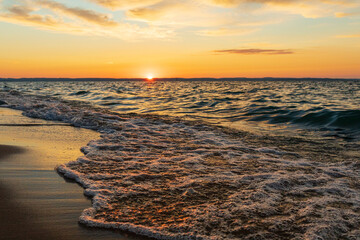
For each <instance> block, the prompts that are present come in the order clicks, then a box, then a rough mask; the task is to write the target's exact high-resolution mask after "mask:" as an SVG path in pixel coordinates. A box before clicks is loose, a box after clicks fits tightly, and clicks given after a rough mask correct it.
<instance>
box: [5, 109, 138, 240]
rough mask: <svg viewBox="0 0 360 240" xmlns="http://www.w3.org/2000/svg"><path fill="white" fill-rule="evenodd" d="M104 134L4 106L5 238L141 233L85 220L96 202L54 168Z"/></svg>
mask: <svg viewBox="0 0 360 240" xmlns="http://www.w3.org/2000/svg"><path fill="white" fill-rule="evenodd" d="M98 137H99V134H98V133H96V132H94V131H90V130H86V129H79V128H73V127H69V126H66V125H63V124H61V123H54V122H48V121H44V120H38V119H30V118H27V117H24V116H22V115H21V112H20V111H15V110H11V109H6V108H0V233H1V234H0V239H7V240H10V239H31V240H33V239H34V240H35V239H39V240H42V239H70V240H71V239H79V240H81V239H87V240H92V239H93V240H96V239H104V240H107V239H141V238H137V237H135V236H128V235H127V234H125V233H119V232H112V231H107V230H100V229H89V228H86V227H83V226H81V225H79V224H78V218H79V216H80V214H81V212H82V211H83V210H84V209H85V208H88V207H90V206H91V202H90V200H89V199H87V198H86V197H85V196H84V195H83V189H82V188H81V187H80V186H79V185H77V184H75V183H72V182H68V181H66V180H64V179H63V178H62V177H61V176H59V175H57V173H56V172H55V171H54V167H55V166H56V165H59V164H61V163H65V162H68V161H71V160H76V158H77V157H78V156H81V155H82V153H81V152H80V147H81V146H84V145H86V144H87V142H89V141H90V140H91V139H96V138H98Z"/></svg>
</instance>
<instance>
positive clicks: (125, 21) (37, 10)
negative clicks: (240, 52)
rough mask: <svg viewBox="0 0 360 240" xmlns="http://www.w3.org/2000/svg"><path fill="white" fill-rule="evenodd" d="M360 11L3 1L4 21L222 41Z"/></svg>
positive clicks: (304, 5)
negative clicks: (292, 20) (289, 22)
mask: <svg viewBox="0 0 360 240" xmlns="http://www.w3.org/2000/svg"><path fill="white" fill-rule="evenodd" d="M5 3H6V4H5ZM64 3H66V4H64ZM89 3H93V4H89ZM1 5H6V6H5V7H2V6H1ZM358 6H360V2H359V0H73V1H64V0H0V20H1V21H6V22H12V23H16V24H22V25H30V26H35V27H37V28H41V29H51V30H53V31H61V32H68V33H75V34H79V33H81V34H91V35H100V36H101V35H103V36H115V37H120V38H128V37H129V36H134V37H133V38H134V39H135V38H137V37H140V38H141V36H146V37H153V38H167V37H172V36H174V34H175V33H177V32H180V31H182V32H183V33H185V34H187V33H193V34H197V35H202V36H208V37H220V36H240V35H245V34H250V33H252V32H254V31H260V30H261V28H262V27H263V26H265V25H269V24H279V23H281V22H282V21H285V20H286V19H288V18H289V17H290V15H291V14H301V15H302V16H305V17H323V16H327V17H329V16H330V17H331V16H332V17H334V16H336V17H346V16H352V15H353V14H354V13H352V12H358V11H359V10H358V9H356V7H358ZM113 16H114V17H113ZM66 28H67V29H66Z"/></svg>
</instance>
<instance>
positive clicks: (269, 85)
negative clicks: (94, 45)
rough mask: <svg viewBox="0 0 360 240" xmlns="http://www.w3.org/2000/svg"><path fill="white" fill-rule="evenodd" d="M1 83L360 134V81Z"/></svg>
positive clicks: (289, 128) (237, 120)
mask: <svg viewBox="0 0 360 240" xmlns="http://www.w3.org/2000/svg"><path fill="white" fill-rule="evenodd" d="M0 84H2V86H5V85H6V86H9V87H11V88H14V89H16V90H18V91H21V92H24V93H30V94H35V95H45V96H58V97H61V98H63V99H69V100H81V101H85V102H89V103H91V104H93V105H96V106H102V107H105V108H109V109H111V110H112V111H116V112H120V113H130V112H131V113H140V114H160V115H170V116H180V117H184V118H186V119H200V120H204V121H207V122H211V123H214V124H218V125H223V126H228V127H232V128H236V129H240V130H246V131H251V132H257V133H266V134H289V133H290V134H291V135H293V134H298V135H307V136H309V135H313V134H315V136H318V135H321V136H331V137H337V138H342V139H345V140H354V139H357V140H358V139H359V136H360V108H359V106H360V81H345V80H344V81H329V80H327V81H320V80H319V81H221V80H219V81H160V82H156V81H155V82H151V83H148V82H139V81H126V82H30V83H29V82H19V83H0ZM0 86H1V85H0Z"/></svg>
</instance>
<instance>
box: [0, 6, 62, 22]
mask: <svg viewBox="0 0 360 240" xmlns="http://www.w3.org/2000/svg"><path fill="white" fill-rule="evenodd" d="M33 11H34V9H33V8H31V7H29V6H21V5H14V6H12V7H9V8H7V12H5V13H1V14H0V19H2V20H5V21H9V22H15V23H18V22H20V23H27V25H29V24H30V25H39V26H48V27H55V26H61V25H63V24H64V23H63V22H62V21H61V19H59V18H55V17H53V16H51V15H40V14H32V12H33Z"/></svg>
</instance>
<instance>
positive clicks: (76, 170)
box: [0, 92, 360, 240]
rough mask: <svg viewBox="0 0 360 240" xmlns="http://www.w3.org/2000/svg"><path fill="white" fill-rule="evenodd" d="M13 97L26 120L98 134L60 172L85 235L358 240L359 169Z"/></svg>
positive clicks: (73, 105)
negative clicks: (85, 203) (95, 231)
mask: <svg viewBox="0 0 360 240" xmlns="http://www.w3.org/2000/svg"><path fill="white" fill-rule="evenodd" d="M19 95H20V93H18V92H0V99H2V100H3V101H4V104H3V105H6V106H8V107H11V108H15V109H20V110H22V111H23V112H24V114H25V115H26V116H29V117H34V118H42V119H48V120H56V121H62V122H66V123H70V124H72V125H73V126H77V127H84V128H90V129H94V130H97V131H99V132H101V133H102V135H101V138H100V139H96V140H92V141H91V142H89V144H88V145H87V146H85V147H83V148H82V149H81V151H82V152H83V153H84V155H83V156H81V157H79V158H78V159H77V160H76V161H72V162H69V163H66V164H64V165H61V166H58V167H57V171H58V172H59V173H61V174H63V175H64V176H65V177H67V178H71V179H74V180H76V181H77V182H78V183H80V184H81V185H82V186H83V187H84V189H85V194H86V195H87V196H89V197H91V198H92V207H91V208H89V209H85V210H84V211H83V213H82V215H81V216H80V222H81V223H83V224H85V225H87V226H89V227H102V228H114V229H120V230H124V231H130V232H134V233H136V234H139V235H144V236H148V237H153V238H156V239H211V240H217V239H314V240H315V239H356V238H357V237H358V236H360V230H359V229H360V191H359V190H360V177H359V176H360V175H359V173H360V164H359V162H358V161H357V162H356V161H352V162H351V161H345V162H344V161H342V162H334V163H331V161H328V162H320V161H313V160H312V161H311V160H309V159H305V158H303V157H302V156H300V155H298V154H297V153H291V152H287V151H285V150H281V149H279V148H277V147H276V146H273V147H268V146H255V145H250V144H248V143H246V141H243V139H241V138H239V137H236V136H235V135H231V134H230V133H227V131H225V130H224V131H222V130H221V129H220V128H215V127H212V126H208V125H206V124H200V123H195V122H188V121H184V120H181V119H177V118H170V117H165V116H163V117H159V116H155V115H137V114H118V113H114V112H111V111H109V110H106V109H102V108H96V107H91V106H89V105H86V104H83V103H79V102H72V101H62V100H57V99H54V98H48V97H39V96H38V97H36V96H26V95H21V97H19ZM321 154H322V153H321ZM315 160H316V159H315Z"/></svg>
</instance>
